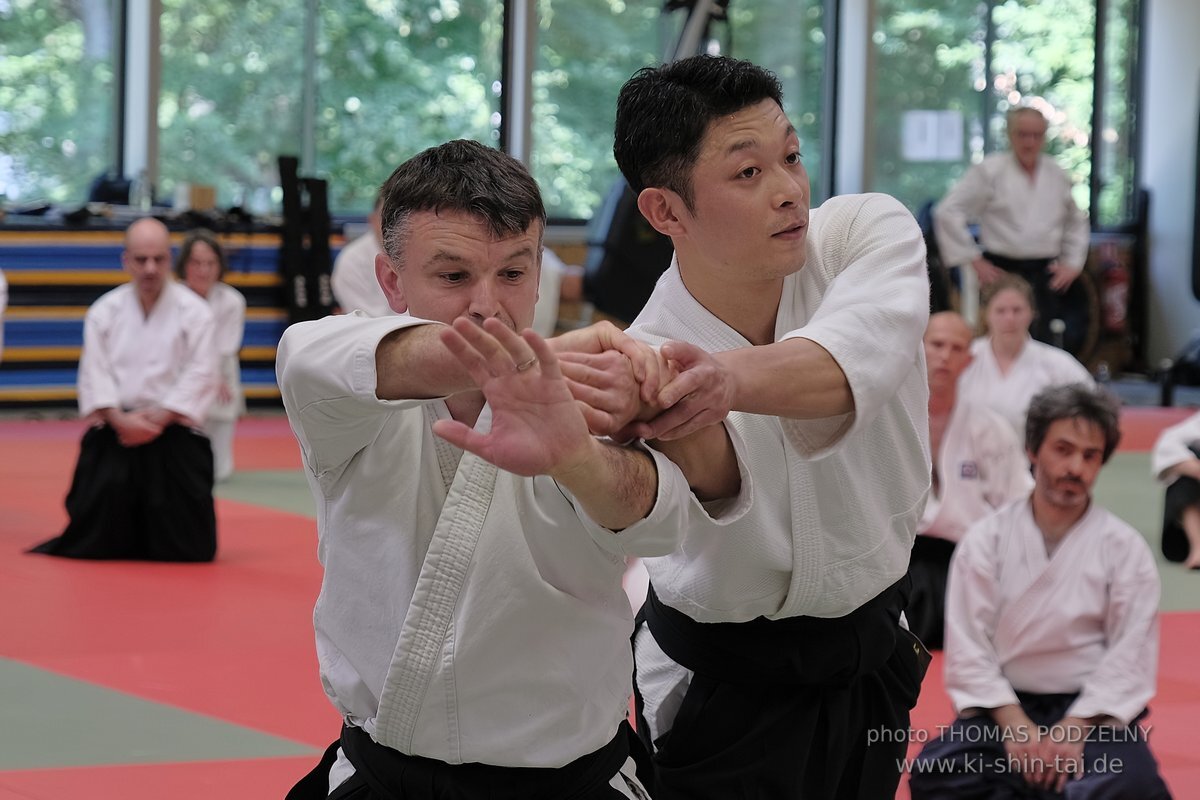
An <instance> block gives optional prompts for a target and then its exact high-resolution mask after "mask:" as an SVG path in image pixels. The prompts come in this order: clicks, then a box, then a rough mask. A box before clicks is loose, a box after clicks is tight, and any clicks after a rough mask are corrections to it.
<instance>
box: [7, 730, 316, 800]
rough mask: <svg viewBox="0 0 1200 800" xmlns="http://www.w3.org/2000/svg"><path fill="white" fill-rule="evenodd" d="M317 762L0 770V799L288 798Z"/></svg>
mask: <svg viewBox="0 0 1200 800" xmlns="http://www.w3.org/2000/svg"><path fill="white" fill-rule="evenodd" d="M330 740H331V741H332V736H331V737H330ZM326 744H328V742H326ZM316 761H317V757H316V756H312V757H305V758H268V759H257V760H249V761H205V762H198V763H191V764H144V765H137V766H116V767H72V768H68V769H34V770H22V771H20V772H0V800H282V798H283V796H284V794H285V793H286V792H287V790H288V789H289V788H291V786H292V785H293V784H295V782H296V781H297V780H299V779H300V777H301V776H303V775H304V774H305V773H306V772H308V771H309V770H310V769H312V768H313V766H314V765H315V764H316Z"/></svg>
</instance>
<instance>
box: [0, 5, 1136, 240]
mask: <svg viewBox="0 0 1200 800" xmlns="http://www.w3.org/2000/svg"><path fill="white" fill-rule="evenodd" d="M839 1H840V4H841V5H843V6H846V5H849V4H848V3H847V2H846V0H839ZM1141 2H1142V0H1105V2H1104V3H1099V0H872V2H871V3H867V4H865V6H866V7H867V8H869V9H871V13H873V17H872V27H871V37H872V41H871V44H870V47H869V50H868V53H869V55H868V59H867V63H865V64H863V65H862V67H861V70H858V69H856V71H855V74H852V75H849V76H840V77H839V76H837V75H836V71H835V69H834V66H833V65H834V63H835V61H836V59H835V58H834V56H835V55H836V54H835V52H834V44H835V43H834V41H833V38H832V37H833V34H834V28H835V26H834V25H833V22H834V20H833V19H831V18H830V17H831V16H832V15H831V14H830V13H829V10H830V9H831V8H835V7H836V6H837V5H838V3H835V2H832V0H754V2H751V1H750V0H730V2H729V3H727V4H722V3H715V4H713V8H714V9H715V12H714V13H715V14H716V16H717V17H718V18H719V17H721V16H725V17H727V19H725V20H721V19H717V20H716V21H714V22H713V24H712V26H711V28H710V34H711V36H712V39H711V41H708V42H705V43H704V45H703V49H704V50H706V51H708V52H725V53H729V54H731V55H733V56H735V57H738V58H746V59H750V60H752V61H755V62H757V63H760V64H762V65H764V66H766V67H768V68H770V69H772V70H773V71H774V72H776V74H778V75H779V77H780V79H781V80H782V82H783V85H784V91H785V100H786V106H787V108H786V110H787V112H788V114H789V116H790V117H791V119H792V120H793V122H794V123H795V124H796V126H797V128H798V131H799V134H800V138H801V146H802V152H803V156H804V161H805V165H806V167H807V168H808V171H809V174H810V176H811V178H812V183H813V200H814V202H820V201H821V200H823V199H824V198H825V195H827V194H828V193H829V191H830V190H832V171H833V170H832V167H833V165H832V163H831V162H830V161H829V160H828V159H829V156H830V153H831V151H832V144H833V141H834V140H835V138H836V135H835V131H834V130H833V122H834V117H835V114H834V109H835V98H834V97H833V95H832V94H831V92H832V91H833V90H834V88H835V87H836V86H837V84H838V82H839V81H840V82H841V83H842V85H843V86H844V87H846V92H845V94H844V95H843V96H844V97H849V98H852V99H851V100H850V105H849V106H848V107H849V108H854V104H853V103H854V99H857V96H858V88H857V87H856V86H855V85H854V82H857V81H858V80H865V81H866V83H867V85H868V87H869V88H868V92H867V94H868V97H867V102H866V109H867V115H866V130H865V132H864V133H863V136H864V138H865V150H864V151H863V153H861V156H860V154H859V153H857V152H855V153H851V154H847V155H846V157H847V158H853V159H855V161H856V162H857V160H858V159H859V158H860V157H861V158H862V162H861V163H862V174H863V185H862V187H861V188H865V189H868V190H875V191H883V192H888V193H891V194H894V195H896V196H897V197H899V198H900V199H901V200H903V201H904V202H906V203H907V204H908V205H909V206H910V207H911V208H913V209H914V210H916V209H918V208H919V207H920V206H921V205H922V204H924V203H926V202H929V201H932V200H936V199H937V198H939V197H941V196H942V194H944V192H945V191H946V189H947V188H948V187H949V186H950V185H951V184H952V182H953V181H954V180H956V179H957V178H958V177H959V176H960V175H961V174H962V172H963V170H964V169H965V168H966V167H967V166H968V165H969V164H971V163H973V162H974V161H976V160H978V159H980V158H982V157H983V155H984V154H985V153H986V152H990V151H992V150H997V149H1001V148H1003V147H1005V142H1004V136H1003V115H1004V112H1005V111H1006V110H1007V109H1008V108H1009V107H1011V106H1012V105H1014V104H1032V105H1036V106H1038V107H1039V108H1041V109H1043V110H1044V111H1045V112H1046V113H1047V115H1048V116H1049V117H1050V118H1051V129H1050V137H1051V144H1050V151H1051V153H1052V154H1053V155H1054V156H1055V157H1056V158H1058V159H1059V160H1060V161H1061V162H1062V163H1063V164H1064V165H1065V166H1066V167H1067V168H1068V169H1069V170H1070V171H1071V172H1072V174H1073V175H1074V176H1075V178H1076V181H1077V186H1078V197H1079V200H1080V203H1081V205H1082V206H1084V207H1085V208H1087V207H1090V208H1091V210H1092V214H1093V216H1094V218H1095V219H1096V221H1097V222H1098V223H1099V224H1100V225H1102V226H1103V225H1118V224H1122V223H1124V222H1127V221H1128V220H1129V218H1130V216H1131V213H1132V209H1133V207H1134V198H1135V194H1136V175H1135V170H1134V168H1135V155H1136V125H1135V122H1136V117H1137V113H1136V112H1137V108H1136V104H1135V98H1136V96H1137V80H1138V76H1137V49H1138V37H1137V23H1138V16H1139V11H1140V7H1141ZM127 5H129V4H127V2H126V1H125V0H0V25H2V26H3V35H2V36H0V199H2V200H3V201H4V202H5V203H6V204H8V205H10V206H11V205H22V204H25V203H29V202H34V201H38V200H45V201H48V202H52V203H57V204H58V205H60V206H67V207H69V206H70V205H72V204H79V203H82V202H83V201H84V200H85V199H86V197H87V194H88V188H89V185H90V184H91V182H92V181H93V180H95V178H96V177H97V176H99V175H100V174H101V173H103V172H105V171H109V170H114V169H124V171H125V172H126V173H128V172H130V171H131V170H130V169H128V167H130V165H129V164H127V163H125V164H123V163H122V159H121V158H120V156H121V155H122V153H124V155H125V156H126V157H128V158H134V159H135V160H136V156H135V154H131V153H130V152H129V151H128V150H126V149H125V148H127V147H130V146H132V145H131V142H133V141H136V137H132V138H131V139H130V142H125V141H120V140H119V137H120V136H121V132H122V131H123V126H122V125H121V124H118V121H119V120H123V119H126V118H128V119H129V120H130V121H129V123H128V124H130V125H138V128H137V130H135V131H132V132H134V133H136V132H138V131H140V130H141V128H140V123H139V122H137V121H136V119H135V117H136V115H135V114H132V113H128V114H127V113H126V109H122V108H121V106H120V103H121V102H122V100H123V101H124V103H125V104H126V106H127V108H128V109H140V108H146V107H150V109H151V113H150V116H151V117H152V118H153V120H154V121H155V122H157V127H156V129H155V133H156V135H157V137H158V140H157V146H156V147H153V146H152V147H151V148H150V153H151V155H152V157H153V158H156V159H157V162H156V163H154V164H151V165H150V172H151V174H152V175H154V176H155V177H156V178H157V182H158V193H159V197H160V198H166V199H169V198H170V197H171V196H172V194H173V190H174V189H175V187H176V185H177V184H179V183H181V182H193V183H194V182H199V183H207V184H213V185H215V186H216V188H217V204H218V205H219V206H221V207H228V206H231V205H234V204H238V203H240V204H243V205H245V206H246V207H248V208H249V209H250V210H251V211H257V212H263V211H278V210H279V189H278V176H277V163H278V162H277V159H278V157H279V156H280V155H282V154H288V155H296V156H299V157H300V159H301V168H302V170H303V172H304V174H306V175H316V176H319V177H323V178H327V179H328V181H329V189H330V195H329V197H330V205H331V209H332V210H333V211H334V212H335V213H340V214H360V213H363V212H365V211H366V210H367V209H368V208H369V206H370V205H371V202H372V199H373V195H374V192H375V190H376V188H377V187H378V185H379V184H380V182H381V181H382V180H383V179H384V178H385V177H386V176H387V174H388V173H389V172H390V170H391V169H392V168H393V167H395V165H396V164H398V163H399V162H400V161H402V160H404V159H405V158H408V157H409V156H411V155H413V154H414V153H415V152H417V151H418V150H420V149H422V148H424V147H427V146H429V145H432V144H435V143H437V142H440V141H444V140H446V139H448V138H453V137H464V138H471V139H477V140H479V141H483V142H487V143H490V144H495V145H497V146H500V145H501V143H503V144H504V145H505V146H508V147H510V148H512V149H513V151H514V152H517V153H518V155H521V156H522V157H528V160H529V163H530V169H531V170H532V172H533V174H534V177H535V178H537V180H538V181H539V183H540V184H541V185H542V187H543V191H544V193H545V196H546V201H547V207H548V210H549V212H550V214H551V215H552V216H553V217H555V218H556V219H577V220H586V219H588V218H589V217H590V216H591V215H592V214H593V213H594V212H595V210H596V209H597V208H598V207H599V206H600V204H601V202H602V200H603V198H604V197H605V196H606V195H607V193H608V190H609V188H610V187H611V186H612V184H613V182H614V181H615V180H616V179H617V170H616V166H615V164H614V163H613V160H612V124H613V115H614V112H615V101H616V95H617V92H618V90H619V88H620V86H621V84H622V83H623V82H624V81H625V80H626V79H627V78H628V77H629V76H630V75H631V74H632V73H633V72H634V71H635V70H637V69H638V68H640V67H642V66H644V65H647V64H656V63H659V62H661V61H662V60H663V58H664V57H667V56H668V54H670V53H671V52H672V51H673V45H674V44H675V40H676V38H677V37H678V36H679V34H680V32H681V30H682V24H681V23H682V21H683V19H684V17H685V16H686V11H685V10H684V9H685V7H686V6H687V4H683V3H671V2H665V0H527V2H526V3H523V4H518V3H514V2H510V1H509V0H472V2H466V1H465V0H427V1H426V2H413V1H412V0H307V2H301V1H300V0H208V1H207V2H202V3H190V4H189V3H186V2H184V0H150V2H149V7H150V8H151V9H154V10H158V9H161V14H160V15H159V16H158V17H157V18H156V19H154V20H153V21H152V23H151V24H152V25H157V26H158V36H159V44H160V48H159V50H158V51H157V52H156V53H154V54H153V56H152V58H151V59H150V64H151V69H152V70H153V69H157V70H158V72H157V73H154V72H152V73H150V76H149V77H150V79H149V80H146V77H147V76H146V75H145V74H136V75H130V76H129V77H130V78H135V79H139V80H131V81H129V86H128V87H127V89H126V91H127V92H128V94H123V92H122V88H123V87H122V85H121V83H122V82H121V78H120V75H121V69H120V68H119V64H120V62H121V60H122V58H123V55H122V53H121V52H120V48H119V47H118V46H116V44H115V43H116V42H119V41H121V37H120V36H118V35H117V33H118V32H119V31H120V27H121V24H122V22H121V19H120V15H119V14H118V10H119V9H123V8H125V7H126V6H127ZM130 7H135V6H132V5H130ZM136 7H138V8H140V6H136ZM1097 7H1099V8H1102V9H1105V15H1104V17H1103V18H1102V19H1097V18H1096V9H1097ZM666 8H671V9H673V10H672V11H670V12H669V13H668V12H666V11H664V9H666ZM519 9H521V10H519ZM526 12H528V14H529V15H530V17H532V19H533V20H534V21H532V22H531V20H530V19H529V18H525V17H523V16H522V15H523V14H524V13H526ZM506 24H510V25H512V26H514V27H513V30H509V31H505V25H506ZM1097 31H1098V32H1099V33H1100V37H1099V38H1100V41H1101V46H1100V48H1099V50H1098V51H1097V48H1096V47H1095V45H1094V41H1095V37H1094V36H1093V34H1094V33H1095V32H1097ZM136 35H137V36H145V35H146V31H145V30H140V31H138V32H137V34H136ZM530 37H532V39H531V38H530ZM505 47H509V48H510V49H512V51H513V53H518V54H520V55H521V56H524V55H529V56H531V58H530V59H528V60H526V59H525V58H523V57H512V58H510V59H509V60H508V61H507V62H506V60H505V58H504V48H505ZM504 63H508V64H509V69H511V70H513V71H514V74H511V75H504V74H502V64H504ZM1097 64H1099V69H1097V66H1096V65H1097ZM137 69H138V70H140V69H141V68H140V67H138V68H137ZM525 70H528V73H525V72H524V71H525ZM517 72H520V73H521V74H516V73H517ZM506 80H507V81H509V83H510V86H507V87H506V86H504V81H506ZM848 81H849V83H848ZM526 87H528V89H529V103H528V108H523V109H516V110H514V109H511V108H506V107H504V106H503V105H502V102H501V101H502V99H504V97H505V96H506V95H507V96H508V97H509V98H512V97H516V96H517V95H518V94H520V93H518V92H516V91H515V90H517V89H520V90H522V91H523V90H524V89H525V88H526ZM147 92H149V93H151V94H153V95H154V96H153V97H147V96H146V95H147ZM505 114H507V116H508V118H505V117H504V115H505ZM510 125H511V126H513V127H511V128H508V127H506V126H510ZM1093 126H1095V127H1096V128H1097V130H1096V131H1093V130H1092V128H1093ZM525 132H528V137H526V136H525V135H524V134H525ZM1093 170H1094V171H1095V173H1096V174H1095V176H1093V175H1092V174H1091V172H1092V171H1093ZM126 177H130V176H129V175H126ZM855 183H856V185H854V186H850V187H842V188H843V190H856V189H858V188H860V187H859V186H858V185H857V181H855ZM1093 194H1094V195H1095V196H1094V197H1093Z"/></svg>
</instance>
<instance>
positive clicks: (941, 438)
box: [904, 311, 1033, 649]
mask: <svg viewBox="0 0 1200 800" xmlns="http://www.w3.org/2000/svg"><path fill="white" fill-rule="evenodd" d="M970 348H971V329H970V327H968V325H967V323H966V321H965V320H964V319H963V318H962V317H961V316H959V315H958V314H957V313H955V312H954V311H942V312H940V313H938V314H934V315H933V316H931V317H930V318H929V327H927V328H926V329H925V364H926V366H927V367H928V369H929V443H930V450H931V452H932V453H933V489H932V490H931V491H930V493H929V502H928V503H926V504H925V513H924V515H923V516H922V517H921V527H920V528H919V529H918V531H917V532H918V534H920V535H919V536H917V539H916V541H915V542H913V551H912V560H911V561H910V563H909V567H908V573H909V575H911V576H912V581H913V586H912V595H911V596H910V597H909V599H908V607H907V608H905V609H904V613H905V616H907V617H908V628H909V630H911V631H912V632H913V633H915V634H916V635H917V636H918V637H919V638H920V640H921V642H922V643H924V645H925V646H926V647H928V648H930V649H941V646H942V621H943V618H944V613H945V608H946V573H947V572H948V571H949V569H950V556H951V555H952V554H953V553H954V544H955V542H957V541H958V540H959V539H961V538H962V535H963V533H965V532H966V530H967V528H968V527H969V526H970V525H971V524H973V523H975V522H977V521H978V520H980V519H982V518H984V517H985V516H987V515H988V514H990V513H991V512H992V511H994V510H996V509H997V508H999V507H1000V506H1002V505H1005V504H1006V503H1008V502H1009V501H1010V500H1013V499H1014V498H1016V497H1018V496H1025V495H1028V494H1029V490H1030V488H1032V485H1033V478H1031V477H1030V475H1029V462H1028V461H1027V460H1026V458H1025V453H1024V452H1023V451H1022V450H1021V443H1020V442H1019V441H1018V440H1017V437H1016V434H1014V433H1013V431H1012V428H1011V427H1009V425H1008V423H1007V422H1006V421H1005V420H1004V418H1003V417H1001V416H1000V415H999V414H997V413H996V412H994V411H992V410H990V409H987V408H978V407H975V406H971V405H968V404H967V403H963V402H959V401H958V377H959V375H961V374H962V372H963V370H964V369H966V367H967V364H969V363H970V362H971V351H970Z"/></svg>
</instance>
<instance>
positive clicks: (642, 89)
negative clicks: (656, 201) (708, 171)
mask: <svg viewBox="0 0 1200 800" xmlns="http://www.w3.org/2000/svg"><path fill="white" fill-rule="evenodd" d="M763 100H774V101H775V103H776V104H778V106H779V107H780V108H781V109H782V108H783V88H782V87H781V86H780V85H779V79H778V78H776V77H775V75H774V74H773V73H771V72H770V71H769V70H766V69H763V68H762V67H760V66H757V65H756V64H751V63H750V62H749V61H739V60H737V59H733V58H729V57H728V56H693V57H691V58H685V59H682V60H681V61H675V62H673V63H670V64H663V65H662V66H658V67H643V68H642V69H640V70H638V71H637V72H635V73H634V75H633V77H631V78H630V79H629V80H628V81H626V82H625V85H624V86H622V87H621V93H620V95H619V96H618V97H617V122H616V128H615V131H614V141H613V155H615V156H616V159H617V166H618V167H620V169H621V174H622V175H624V176H625V180H627V181H628V182H629V186H630V187H631V188H632V189H633V191H634V192H635V193H640V192H641V191H642V190H643V189H645V188H646V187H647V186H655V187H661V188H664V189H670V190H671V191H673V192H675V193H676V194H678V195H679V196H680V197H681V198H683V202H684V203H685V204H686V205H687V207H688V209H689V210H690V209H692V208H693V206H692V203H693V202H694V195H693V192H692V166H693V165H694V164H695V163H696V159H697V158H698V157H699V155H700V148H701V146H702V145H703V141H704V134H705V133H706V132H707V131H708V126H709V124H710V123H711V122H712V121H713V120H714V119H717V118H718V117H724V116H728V115H729V114H734V113H736V112H738V111H741V110H742V109H743V108H748V107H749V106H752V105H755V104H756V103H760V102H762V101H763Z"/></svg>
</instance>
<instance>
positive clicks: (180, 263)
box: [175, 228, 229, 281]
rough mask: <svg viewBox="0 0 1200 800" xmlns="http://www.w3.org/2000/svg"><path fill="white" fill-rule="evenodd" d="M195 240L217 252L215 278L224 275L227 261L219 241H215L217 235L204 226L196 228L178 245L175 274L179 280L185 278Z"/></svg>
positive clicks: (218, 278)
mask: <svg viewBox="0 0 1200 800" xmlns="http://www.w3.org/2000/svg"><path fill="white" fill-rule="evenodd" d="M197 242H203V243H204V244H206V245H208V246H209V247H211V248H212V251H213V252H214V253H216V254H217V265H218V269H219V271H218V272H217V280H220V279H221V278H223V277H225V270H226V269H228V267H229V263H228V262H227V261H226V260H225V251H224V250H223V249H222V248H221V243H220V242H218V241H217V235H216V234H215V233H213V232H212V231H210V230H207V229H205V228H197V229H196V230H194V231H192V232H191V233H189V234H188V235H187V238H185V239H184V240H183V244H182V245H181V246H180V247H179V257H178V258H176V259H175V276H176V277H177V278H179V280H181V281H182V280H184V279H186V278H187V274H186V270H187V262H188V259H189V258H191V257H192V248H194V247H195V246H196V243H197Z"/></svg>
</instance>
